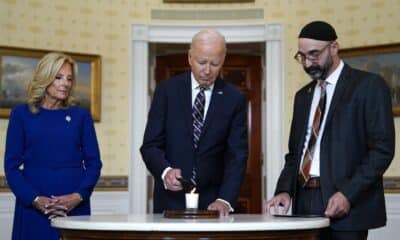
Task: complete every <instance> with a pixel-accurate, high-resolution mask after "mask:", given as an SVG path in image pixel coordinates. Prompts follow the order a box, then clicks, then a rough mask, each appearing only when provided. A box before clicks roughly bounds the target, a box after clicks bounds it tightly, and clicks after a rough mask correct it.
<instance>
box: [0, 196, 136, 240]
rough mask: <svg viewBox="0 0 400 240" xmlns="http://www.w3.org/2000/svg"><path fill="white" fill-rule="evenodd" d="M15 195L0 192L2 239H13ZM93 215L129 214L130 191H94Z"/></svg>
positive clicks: (92, 201) (0, 235) (0, 234)
mask: <svg viewBox="0 0 400 240" xmlns="http://www.w3.org/2000/svg"><path fill="white" fill-rule="evenodd" d="M14 204H15V197H14V195H13V194H12V193H10V192H8V193H0V239H11V231H12V222H13V216H14ZM91 205H92V206H91V207H92V215H100V214H106V215H111V214H128V192H94V193H93V195H92V197H91Z"/></svg>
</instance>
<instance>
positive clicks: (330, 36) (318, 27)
mask: <svg viewBox="0 0 400 240" xmlns="http://www.w3.org/2000/svg"><path fill="white" fill-rule="evenodd" d="M299 38H310V39H314V40H321V41H334V40H336V39H337V36H336V31H335V29H334V28H333V27H332V26H331V25H330V24H329V23H327V22H322V21H314V22H310V23H309V24H307V25H305V26H304V27H303V29H301V31H300V34H299Z"/></svg>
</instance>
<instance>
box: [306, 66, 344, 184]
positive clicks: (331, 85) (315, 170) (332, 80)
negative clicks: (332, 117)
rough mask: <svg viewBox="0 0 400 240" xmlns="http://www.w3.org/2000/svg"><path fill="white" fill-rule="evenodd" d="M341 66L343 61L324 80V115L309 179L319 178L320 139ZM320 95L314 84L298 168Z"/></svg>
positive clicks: (308, 138)
mask: <svg viewBox="0 0 400 240" xmlns="http://www.w3.org/2000/svg"><path fill="white" fill-rule="evenodd" d="M343 66H344V64H343V61H340V63H339V66H338V67H337V68H336V69H335V71H333V72H332V73H331V74H330V75H329V76H328V77H327V78H326V79H325V82H326V83H327V84H326V106H325V113H324V118H323V119H322V123H321V127H320V129H319V134H318V137H317V141H316V142H315V146H314V154H313V156H312V161H311V168H310V177H319V176H320V170H319V162H320V147H321V138H322V136H323V134H324V129H325V121H326V117H327V116H328V113H329V108H330V106H331V102H332V97H333V93H334V92H335V88H336V83H337V81H338V79H339V75H340V73H341V72H342V69H343ZM320 95H321V88H320V87H319V86H318V84H316V85H315V88H314V95H313V99H312V102H311V109H310V115H309V117H308V124H307V133H306V139H305V142H304V146H303V153H302V155H301V163H300V166H302V164H303V160H304V154H305V152H306V149H307V146H308V141H309V140H310V137H311V131H312V124H313V120H314V114H315V111H316V110H317V106H318V102H319V99H320Z"/></svg>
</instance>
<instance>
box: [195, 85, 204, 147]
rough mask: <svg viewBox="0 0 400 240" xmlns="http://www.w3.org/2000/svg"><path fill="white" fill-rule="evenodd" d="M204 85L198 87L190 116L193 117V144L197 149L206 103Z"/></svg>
mask: <svg viewBox="0 0 400 240" xmlns="http://www.w3.org/2000/svg"><path fill="white" fill-rule="evenodd" d="M205 90H206V89H205V88H204V87H200V91H199V93H198V94H197V96H196V98H195V100H194V104H193V109H192V118H193V146H194V148H196V149H197V147H198V144H199V140H200V136H201V131H202V129H203V123H204V121H203V119H204V105H205V104H206V96H205V93H204V91H205Z"/></svg>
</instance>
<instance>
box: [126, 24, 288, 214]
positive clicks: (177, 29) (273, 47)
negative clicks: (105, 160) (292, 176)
mask: <svg viewBox="0 0 400 240" xmlns="http://www.w3.org/2000/svg"><path fill="white" fill-rule="evenodd" d="M203 28H214V29H217V30H218V31H220V32H221V33H222V34H223V35H224V36H225V38H226V41H227V42H228V43H245V42H263V43H265V45H266V51H265V55H266V56H265V59H266V61H265V66H263V69H265V70H266V71H265V75H264V81H266V84H264V83H263V84H264V86H266V99H267V101H266V103H263V106H264V107H265V109H263V111H264V113H265V114H264V115H263V116H262V124H263V125H264V127H263V129H265V132H264V134H263V136H265V139H263V148H262V149H263V150H264V151H265V152H264V154H263V155H264V156H266V160H265V161H266V163H265V164H264V166H263V170H262V171H263V175H265V176H267V186H266V187H267V189H268V192H267V197H268V198H269V197H271V196H272V195H271V191H272V190H270V189H274V188H275V185H274V184H275V182H276V179H277V173H279V172H280V171H281V168H282V165H283V154H284V152H283V145H284V143H283V132H284V131H283V123H284V122H285V121H284V119H285V116H284V112H283V106H284V105H283V97H284V95H283V91H284V86H283V82H284V76H283V25H282V24H280V23H271V24H247V25H195V26H174V25H143V24H132V26H131V33H132V36H131V44H132V52H131V54H132V62H131V67H132V77H131V86H132V88H131V96H132V99H131V107H130V111H131V142H132V148H131V150H130V151H131V153H130V163H131V164H130V166H129V168H130V170H129V198H130V200H129V202H130V210H129V211H130V213H144V212H145V211H146V200H147V182H146V181H147V179H146V168H145V166H144V164H143V163H141V157H140V154H139V152H138V150H139V147H140V145H141V142H142V137H143V133H144V128H145V123H146V116H147V111H148V109H149V104H150V103H149V99H148V96H147V95H146V94H147V93H148V90H149V89H148V88H149V87H148V86H149V82H150V79H149V64H148V61H149V55H148V51H149V44H150V43H188V44H189V43H190V42H191V39H192V37H193V35H194V34H195V33H196V32H198V31H199V30H200V29H203Z"/></svg>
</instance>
